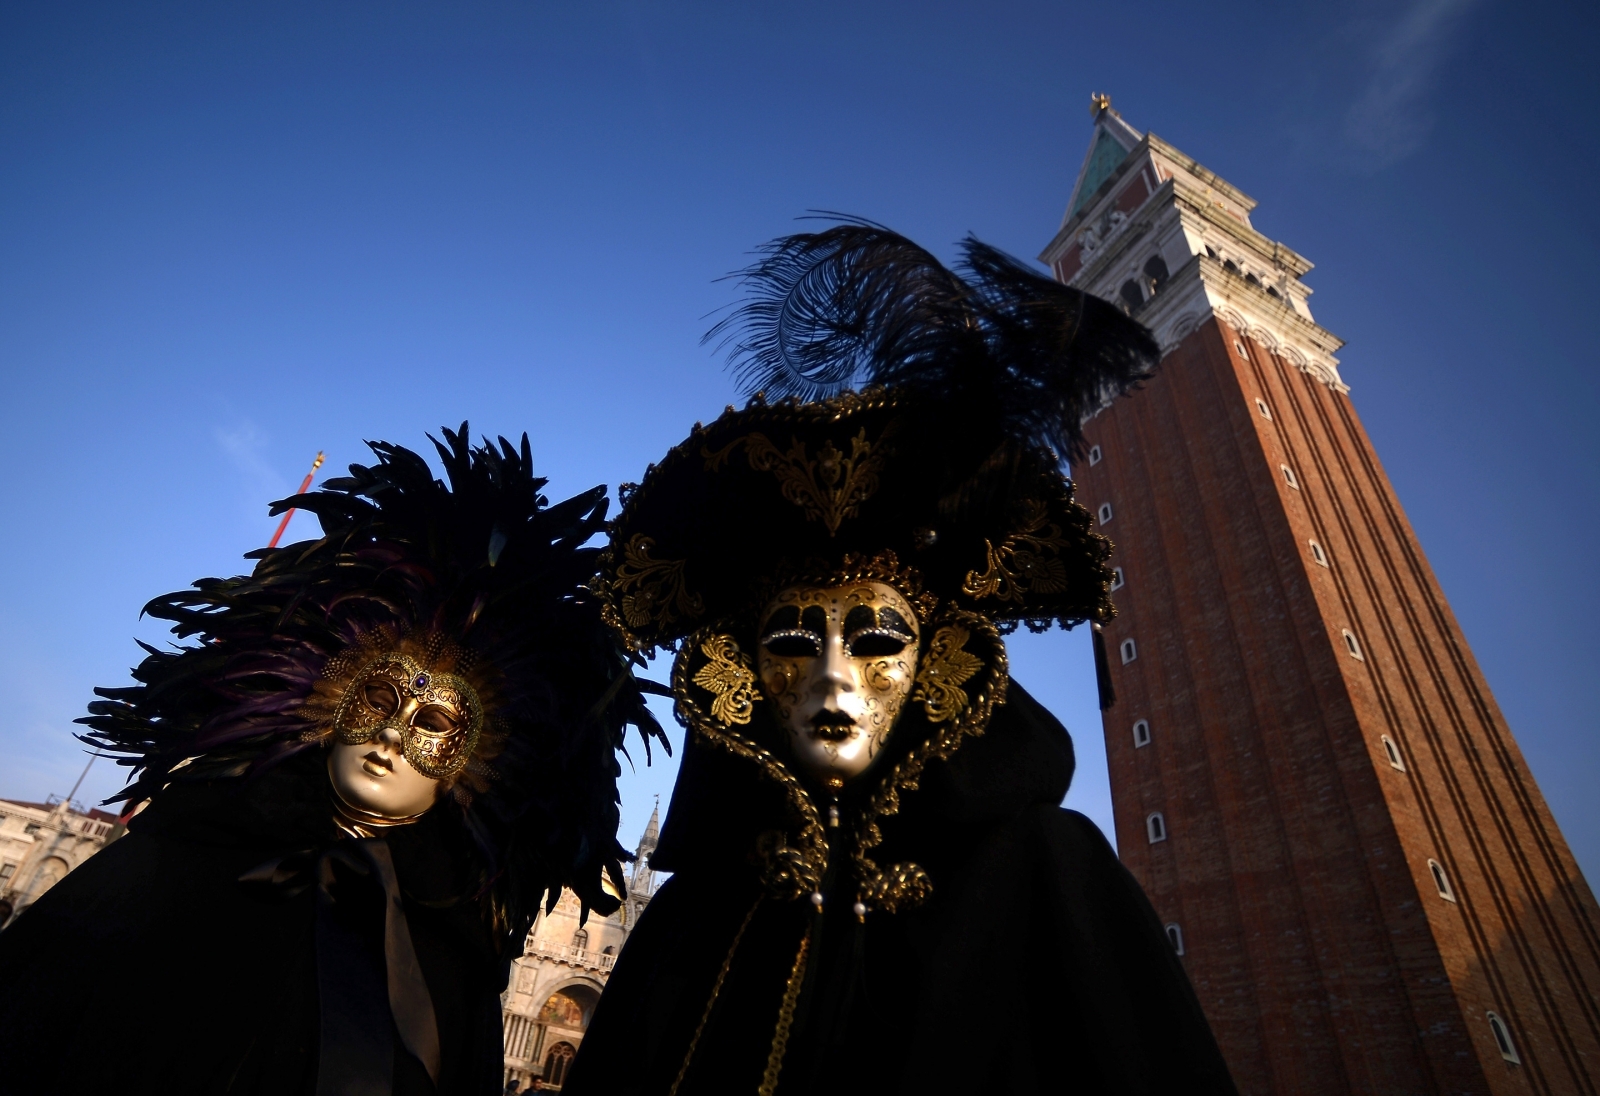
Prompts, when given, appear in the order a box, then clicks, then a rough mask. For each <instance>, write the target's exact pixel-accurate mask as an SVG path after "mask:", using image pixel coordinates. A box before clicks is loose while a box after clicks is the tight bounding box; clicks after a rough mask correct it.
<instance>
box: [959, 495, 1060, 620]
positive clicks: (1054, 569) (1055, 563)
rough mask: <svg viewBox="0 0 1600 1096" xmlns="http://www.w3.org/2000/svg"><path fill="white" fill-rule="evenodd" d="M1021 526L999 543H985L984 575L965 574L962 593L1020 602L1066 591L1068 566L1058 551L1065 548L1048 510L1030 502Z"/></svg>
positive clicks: (974, 596)
mask: <svg viewBox="0 0 1600 1096" xmlns="http://www.w3.org/2000/svg"><path fill="white" fill-rule="evenodd" d="M1027 505H1028V509H1027V511H1026V513H1025V515H1024V517H1023V521H1022V527H1021V528H1020V529H1018V530H1017V531H1016V532H1015V533H1012V534H1011V535H1010V536H1008V537H1007V538H1006V539H1005V540H1003V541H1001V542H1000V547H999V548H996V547H995V546H994V543H993V542H992V541H988V540H986V541H984V542H983V547H984V551H985V553H986V556H987V563H986V569H985V570H984V572H983V574H981V575H980V574H978V572H977V571H968V572H967V578H966V581H965V582H963V583H962V584H961V592H962V593H964V594H966V595H967V596H968V597H971V598H985V597H992V598H994V599H996V600H997V601H1016V602H1021V601H1024V600H1026V599H1027V595H1029V594H1059V593H1061V592H1063V591H1064V590H1066V588H1067V565H1066V564H1065V563H1064V562H1063V561H1062V559H1061V550H1062V549H1063V548H1065V547H1066V546H1067V542H1066V540H1065V539H1064V538H1063V537H1062V536H1061V526H1059V525H1057V524H1055V523H1054V522H1052V521H1050V520H1049V511H1048V510H1047V509H1046V507H1045V505H1044V504H1043V503H1042V502H1039V501H1038V500H1036V499H1035V500H1031V501H1030V502H1029V503H1028V504H1027Z"/></svg>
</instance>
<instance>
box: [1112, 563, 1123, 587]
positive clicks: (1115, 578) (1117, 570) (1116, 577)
mask: <svg viewBox="0 0 1600 1096" xmlns="http://www.w3.org/2000/svg"><path fill="white" fill-rule="evenodd" d="M1125 581H1126V579H1124V578H1123V577H1122V568H1121V567H1113V568H1111V588H1112V589H1113V590H1120V589H1122V586H1123V583H1124V582H1125Z"/></svg>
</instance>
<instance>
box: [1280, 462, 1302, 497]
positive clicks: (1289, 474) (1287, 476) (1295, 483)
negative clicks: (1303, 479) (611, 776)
mask: <svg viewBox="0 0 1600 1096" xmlns="http://www.w3.org/2000/svg"><path fill="white" fill-rule="evenodd" d="M1278 467H1279V468H1282V469H1283V482H1284V483H1287V484H1288V485H1289V486H1290V487H1293V488H1294V489H1295V490H1296V491H1298V490H1300V481H1299V480H1297V479H1295V478H1294V469H1293V468H1290V467H1289V466H1288V465H1287V464H1280V465H1278Z"/></svg>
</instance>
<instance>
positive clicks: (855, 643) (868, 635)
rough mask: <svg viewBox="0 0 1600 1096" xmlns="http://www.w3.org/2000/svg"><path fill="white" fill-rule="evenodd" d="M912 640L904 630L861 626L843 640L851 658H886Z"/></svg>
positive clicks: (902, 649) (906, 645) (899, 651)
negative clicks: (861, 627)
mask: <svg viewBox="0 0 1600 1096" xmlns="http://www.w3.org/2000/svg"><path fill="white" fill-rule="evenodd" d="M912 642H913V640H912V638H911V637H910V636H908V635H906V634H905V633H904V632H897V631H895V630H893V629H892V628H863V629H861V630H860V631H858V632H856V633H854V634H853V635H851V636H850V638H849V639H848V640H846V641H845V649H846V650H847V651H849V652H850V657H851V658H887V657H889V656H892V655H897V654H900V653H901V652H902V651H904V650H905V649H906V648H907V647H908V646H910V645H911V643H912Z"/></svg>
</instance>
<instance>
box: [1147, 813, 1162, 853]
mask: <svg viewBox="0 0 1600 1096" xmlns="http://www.w3.org/2000/svg"><path fill="white" fill-rule="evenodd" d="M1144 830H1145V833H1147V834H1149V836H1150V844H1152V845H1154V844H1156V843H1157V842H1158V841H1165V840H1166V839H1167V820H1166V819H1165V818H1162V817H1161V812H1160V811H1157V812H1156V813H1155V814H1152V815H1151V816H1150V817H1149V818H1146V819H1145V820H1144Z"/></svg>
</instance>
